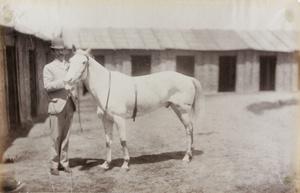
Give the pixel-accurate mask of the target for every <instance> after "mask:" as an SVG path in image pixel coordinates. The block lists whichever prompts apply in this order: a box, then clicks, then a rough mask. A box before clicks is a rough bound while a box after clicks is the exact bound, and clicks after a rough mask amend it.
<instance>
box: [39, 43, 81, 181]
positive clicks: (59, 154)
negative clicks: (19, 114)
mask: <svg viewBox="0 0 300 193" xmlns="http://www.w3.org/2000/svg"><path fill="white" fill-rule="evenodd" d="M51 49H52V53H53V55H54V57H55V59H54V60H53V61H52V62H51V63H49V64H47V65H46V66H45V67H44V71H43V78H44V87H45V89H46V92H47V94H48V96H49V100H50V101H49V106H48V113H49V114H50V130H51V134H50V135H51V153H50V154H51V166H50V172H51V174H52V175H59V170H63V171H65V172H67V173H71V172H72V171H71V169H70V167H69V158H68V148H69V137H70V126H71V122H72V119H73V113H74V111H75V99H74V98H72V97H71V96H72V95H71V94H70V93H69V92H68V91H67V90H65V88H64V82H63V79H64V77H65V75H66V73H67V69H68V67H69V66H68V63H67V62H66V61H65V45H64V42H63V40H62V39H61V38H55V39H53V41H52V46H51Z"/></svg>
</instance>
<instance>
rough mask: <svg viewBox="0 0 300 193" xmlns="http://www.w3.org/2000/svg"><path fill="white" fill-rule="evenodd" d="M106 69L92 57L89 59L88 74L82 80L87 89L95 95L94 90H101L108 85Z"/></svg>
mask: <svg viewBox="0 0 300 193" xmlns="http://www.w3.org/2000/svg"><path fill="white" fill-rule="evenodd" d="M108 78H109V77H108V70H107V69H106V68H104V67H103V66H102V65H101V64H99V63H98V62H97V61H96V60H94V59H93V58H90V59H89V66H88V76H87V78H86V79H85V80H84V81H83V82H84V83H85V85H86V87H87V88H88V90H89V91H90V92H91V93H92V94H94V95H96V92H98V91H99V90H100V91H101V90H102V89H104V88H105V87H107V85H108V81H109V79H108Z"/></svg>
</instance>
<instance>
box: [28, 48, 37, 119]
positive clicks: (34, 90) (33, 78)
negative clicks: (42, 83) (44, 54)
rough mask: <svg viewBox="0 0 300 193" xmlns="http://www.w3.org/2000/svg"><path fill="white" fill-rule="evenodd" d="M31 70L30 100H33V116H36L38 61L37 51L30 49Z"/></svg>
mask: <svg viewBox="0 0 300 193" xmlns="http://www.w3.org/2000/svg"><path fill="white" fill-rule="evenodd" d="M29 70H30V101H31V107H30V108H31V109H30V111H31V116H32V117H35V116H36V115H37V104H38V95H37V82H36V62H35V52H34V51H33V50H29Z"/></svg>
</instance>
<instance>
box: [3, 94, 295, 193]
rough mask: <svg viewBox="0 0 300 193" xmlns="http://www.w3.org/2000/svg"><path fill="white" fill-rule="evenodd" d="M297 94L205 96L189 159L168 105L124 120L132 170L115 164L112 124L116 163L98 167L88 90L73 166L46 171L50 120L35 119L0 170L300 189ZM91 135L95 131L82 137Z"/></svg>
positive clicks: (67, 184)
mask: <svg viewBox="0 0 300 193" xmlns="http://www.w3.org/2000/svg"><path fill="white" fill-rule="evenodd" d="M297 99H298V96H297V94H296V93H294V94H285V93H281V94H280V93H272V92H271V93H268V92H266V93H259V94H248V95H244V94H243V95H242V94H219V95H214V96H206V112H205V117H204V119H203V121H200V120H196V121H195V122H194V125H195V130H194V142H195V151H194V159H193V160H192V162H191V163H190V164H187V165H184V164H182V161H181V159H182V158H183V156H184V151H185V131H184V128H183V126H182V125H181V123H180V122H179V120H178V119H177V117H176V115H175V113H174V112H173V111H172V110H171V109H167V108H161V109H159V110H157V111H155V112H152V113H150V114H148V115H146V116H143V117H138V118H137V119H136V121H135V122H133V121H132V120H128V121H127V126H128V129H127V135H128V146H129V152H130V155H131V165H130V168H131V170H130V171H128V172H125V171H122V170H121V169H120V167H121V164H122V157H123V155H122V149H121V145H120V143H119V138H118V134H117V131H116V130H114V144H113V151H112V154H113V163H112V164H113V167H112V169H111V170H108V171H103V170H102V169H101V168H100V164H102V163H103V162H104V159H105V138H104V131H103V129H102V124H100V120H99V119H98V118H97V117H96V115H95V113H94V108H93V104H92V101H91V98H90V96H89V95H87V96H84V97H81V100H80V112H81V121H82V126H83V128H84V134H85V135H86V136H85V135H84V134H83V133H82V132H81V130H80V126H79V123H78V114H77V113H76V114H75V116H74V122H73V126H72V134H71V137H70V148H69V157H70V166H71V168H72V171H73V174H66V173H64V172H60V175H59V176H52V175H50V172H49V164H48V162H49V144H50V139H49V136H48V135H49V123H48V119H47V120H46V121H45V122H44V123H38V124H36V125H34V127H33V128H32V129H31V131H30V133H29V135H28V136H27V137H24V138H17V139H16V140H15V141H14V142H13V144H12V145H11V146H10V147H9V148H8V149H7V151H6V152H5V154H4V160H5V159H10V158H11V160H13V163H6V164H1V165H0V166H1V168H0V169H1V170H2V172H3V174H2V176H14V177H15V178H16V179H17V180H20V181H22V182H25V183H26V184H27V186H28V188H29V190H30V191H31V192H151V193H153V192H158V193H162V192H170V193H174V192H189V193H192V192H200V193H201V192H204V193H218V192H220V193H235V192H240V193H244V192H257V193H267V192H269V193H279V192H290V193H294V192H297V191H298V188H299V187H298V184H299V183H298V182H299V179H298V178H297V176H296V167H295V165H296V159H297V153H296V152H297V145H298V144H297V137H298V132H297V129H298V128H297V125H298V124H297V118H298V117H299V115H298V112H297V111H298V107H297V104H296V101H297ZM87 137H89V138H94V139H87Z"/></svg>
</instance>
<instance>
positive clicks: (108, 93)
mask: <svg viewBox="0 0 300 193" xmlns="http://www.w3.org/2000/svg"><path fill="white" fill-rule="evenodd" d="M108 74H109V78H108V81H109V82H108V92H107V99H106V105H105V113H106V111H107V108H108V102H109V96H110V86H111V73H110V70H108Z"/></svg>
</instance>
